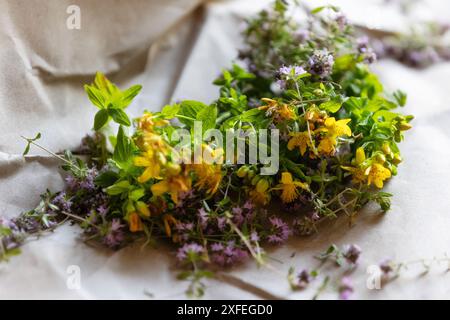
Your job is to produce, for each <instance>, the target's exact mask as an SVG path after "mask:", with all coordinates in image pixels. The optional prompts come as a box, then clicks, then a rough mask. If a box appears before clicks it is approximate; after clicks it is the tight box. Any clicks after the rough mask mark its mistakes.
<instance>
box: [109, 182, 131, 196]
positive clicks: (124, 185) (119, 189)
mask: <svg viewBox="0 0 450 320" xmlns="http://www.w3.org/2000/svg"><path fill="white" fill-rule="evenodd" d="M130 186H131V185H130V183H129V182H128V181H126V180H124V181H120V182H117V183H115V184H113V185H112V186H110V187H108V188H106V193H107V194H109V195H111V196H116V195H119V194H121V193H124V192H128V189H130Z"/></svg>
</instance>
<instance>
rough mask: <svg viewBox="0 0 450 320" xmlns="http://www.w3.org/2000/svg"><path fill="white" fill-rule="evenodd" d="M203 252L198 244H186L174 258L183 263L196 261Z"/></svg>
mask: <svg viewBox="0 0 450 320" xmlns="http://www.w3.org/2000/svg"><path fill="white" fill-rule="evenodd" d="M204 251H205V249H204V248H203V246H201V245H199V244H198V243H195V242H192V243H186V244H184V245H183V246H182V247H180V248H179V249H178V251H177V255H176V256H177V259H178V260H179V261H182V262H183V261H186V260H188V259H197V258H198V257H199V255H200V254H202V253H203V252H204Z"/></svg>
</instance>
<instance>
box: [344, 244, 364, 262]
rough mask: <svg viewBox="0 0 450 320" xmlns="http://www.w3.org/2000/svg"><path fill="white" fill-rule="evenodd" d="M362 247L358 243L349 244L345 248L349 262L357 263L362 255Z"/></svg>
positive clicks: (345, 255) (345, 254)
mask: <svg viewBox="0 0 450 320" xmlns="http://www.w3.org/2000/svg"><path fill="white" fill-rule="evenodd" d="M361 252H362V250H361V248H360V247H359V246H358V245H356V244H351V245H348V246H347V247H346V248H345V250H344V258H345V259H346V260H347V262H348V263H351V264H357V263H358V259H359V256H360V255H361Z"/></svg>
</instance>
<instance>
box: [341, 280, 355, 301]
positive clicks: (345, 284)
mask: <svg viewBox="0 0 450 320" xmlns="http://www.w3.org/2000/svg"><path fill="white" fill-rule="evenodd" d="M352 294H353V285H352V281H351V279H350V278H349V277H343V278H342V279H341V284H340V286H339V298H340V299H341V300H348V299H350V296H351V295H352Z"/></svg>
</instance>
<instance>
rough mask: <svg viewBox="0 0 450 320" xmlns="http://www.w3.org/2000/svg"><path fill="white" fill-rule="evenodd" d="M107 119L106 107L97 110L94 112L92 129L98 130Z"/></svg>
mask: <svg viewBox="0 0 450 320" xmlns="http://www.w3.org/2000/svg"><path fill="white" fill-rule="evenodd" d="M108 119H109V114H108V110H106V109H101V110H99V111H98V112H97V113H96V114H95V118H94V130H95V131H98V130H100V129H101V128H102V127H103V126H104V125H105V124H106V123H107V122H108Z"/></svg>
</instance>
